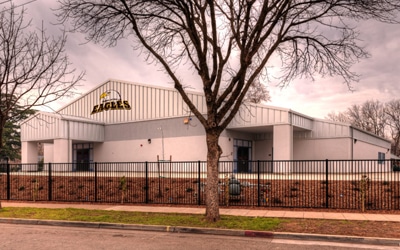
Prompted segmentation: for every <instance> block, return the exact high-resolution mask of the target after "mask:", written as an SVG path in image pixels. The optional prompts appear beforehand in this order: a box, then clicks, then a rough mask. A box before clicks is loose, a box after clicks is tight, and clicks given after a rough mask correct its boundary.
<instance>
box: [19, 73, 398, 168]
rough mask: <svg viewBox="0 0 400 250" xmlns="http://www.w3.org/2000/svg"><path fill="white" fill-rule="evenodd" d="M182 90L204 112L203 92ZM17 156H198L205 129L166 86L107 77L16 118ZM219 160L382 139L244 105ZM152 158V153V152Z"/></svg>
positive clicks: (347, 152)
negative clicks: (47, 108)
mask: <svg viewBox="0 0 400 250" xmlns="http://www.w3.org/2000/svg"><path fill="white" fill-rule="evenodd" d="M189 97H190V98H191V100H192V101H193V102H194V103H195V105H196V106H197V107H198V109H199V110H200V111H201V112H204V113H205V112H206V106H205V100H204V96H203V95H202V94H200V93H190V95H189ZM21 140H22V163H36V162H37V143H38V142H40V143H43V144H44V161H45V162H53V163H72V162H74V163H79V162H143V161H157V159H160V160H164V159H165V160H167V159H168V160H169V159H170V158H172V160H173V161H197V160H202V161H203V160H206V143H205V132H204V129H203V127H202V125H201V124H200V122H198V121H197V120H196V118H195V117H193V116H191V113H190V111H189V108H188V107H187V106H186V104H185V103H184V102H183V100H182V98H181V97H180V95H179V94H178V92H177V91H176V90H174V89H168V88H162V87H154V86H149V85H141V84H136V83H130V82H123V81H117V80H109V81H107V82H105V83H103V84H101V85H100V86H98V87H96V88H95V89H93V90H92V91H90V92H89V93H87V94H85V95H82V96H81V97H79V98H78V99H76V100H75V101H73V102H72V103H70V104H68V105H67V106H65V107H64V108H62V109H60V110H59V111H58V112H57V113H47V112H39V113H37V114H35V115H34V116H32V117H30V118H28V119H27V120H25V121H23V122H22V124H21ZM220 146H221V148H222V150H223V155H222V157H221V160H226V161H232V160H323V159H331V160H350V159H385V158H387V159H388V158H390V152H389V151H390V150H389V149H390V141H388V140H386V139H384V138H380V137H378V136H375V135H373V134H371V133H368V132H365V131H362V130H360V129H357V128H355V127H352V126H350V125H348V124H343V123H338V122H332V121H326V120H320V119H315V118H312V117H309V116H306V115H303V114H300V113H298V112H295V111H292V110H289V109H283V108H277V107H271V106H266V105H255V104H251V105H247V106H246V108H243V110H241V111H240V114H238V115H237V118H236V119H235V120H234V121H233V122H232V123H231V124H230V125H229V126H228V128H227V129H226V130H225V131H224V132H223V134H222V136H221V138H220ZM157 157H158V158H157Z"/></svg>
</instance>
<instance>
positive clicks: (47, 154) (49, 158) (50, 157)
mask: <svg viewBox="0 0 400 250" xmlns="http://www.w3.org/2000/svg"><path fill="white" fill-rule="evenodd" d="M53 149H54V147H53V144H52V143H43V154H44V155H43V161H44V162H54V152H53Z"/></svg>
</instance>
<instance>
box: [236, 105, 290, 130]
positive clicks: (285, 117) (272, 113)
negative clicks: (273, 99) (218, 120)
mask: <svg viewBox="0 0 400 250" xmlns="http://www.w3.org/2000/svg"><path fill="white" fill-rule="evenodd" d="M279 123H289V112H288V111H287V110H284V109H277V108H269V107H265V106H255V105H251V106H246V107H242V108H241V110H240V111H239V115H236V117H235V118H234V119H233V121H232V122H231V124H230V125H229V128H236V127H247V126H257V125H268V124H279Z"/></svg>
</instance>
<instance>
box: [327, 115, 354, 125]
mask: <svg viewBox="0 0 400 250" xmlns="http://www.w3.org/2000/svg"><path fill="white" fill-rule="evenodd" d="M325 119H328V120H331V121H335V122H343V123H350V119H349V116H348V115H347V113H346V112H338V113H336V112H330V113H328V115H327V116H326V117H325Z"/></svg>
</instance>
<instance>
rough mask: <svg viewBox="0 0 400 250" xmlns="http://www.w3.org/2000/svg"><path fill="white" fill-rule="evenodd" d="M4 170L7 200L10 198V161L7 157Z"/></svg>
mask: <svg viewBox="0 0 400 250" xmlns="http://www.w3.org/2000/svg"><path fill="white" fill-rule="evenodd" d="M6 171H7V200H10V199H11V180H10V179H11V177H10V163H9V162H8V157H7V158H6Z"/></svg>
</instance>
